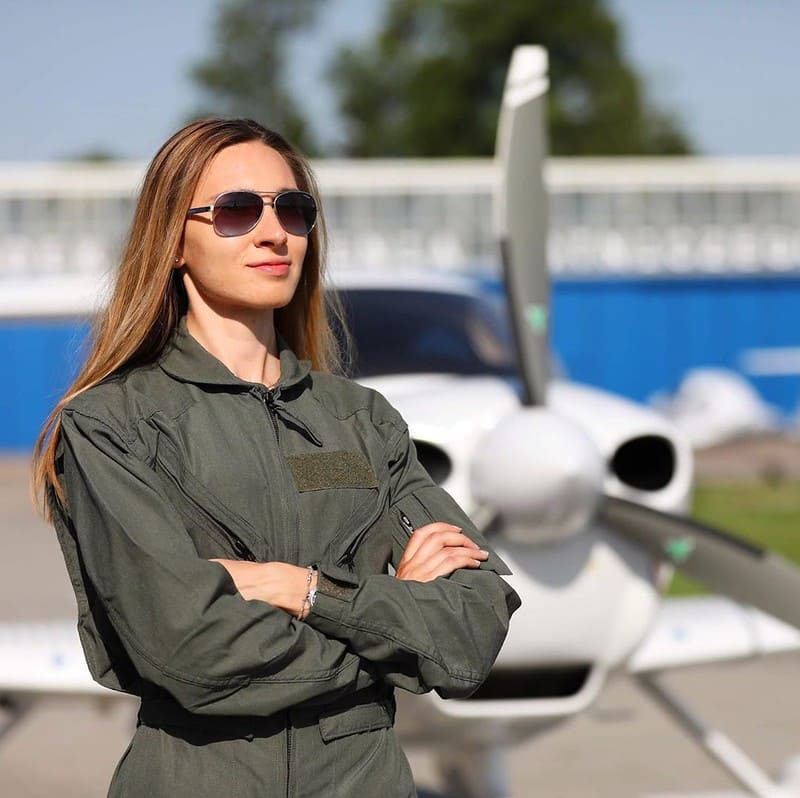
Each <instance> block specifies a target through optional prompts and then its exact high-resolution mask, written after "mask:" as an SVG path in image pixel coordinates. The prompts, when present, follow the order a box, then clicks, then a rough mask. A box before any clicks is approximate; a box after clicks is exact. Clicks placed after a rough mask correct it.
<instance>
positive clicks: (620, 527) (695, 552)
mask: <svg viewBox="0 0 800 798" xmlns="http://www.w3.org/2000/svg"><path fill="white" fill-rule="evenodd" d="M600 517H601V519H602V520H603V521H604V522H605V523H606V524H607V525H608V527H609V528H610V529H611V530H613V531H614V532H616V533H617V534H619V535H621V536H622V537H625V538H627V539H628V540H631V541H633V542H635V543H636V544H637V545H639V546H641V547H643V548H644V549H645V550H646V551H647V552H648V553H650V554H651V555H653V556H654V557H656V558H658V559H661V560H666V561H668V562H670V563H671V564H672V565H674V566H675V567H676V568H677V569H678V570H680V571H681V572H683V573H684V574H686V575H687V576H689V577H691V578H692V579H696V580H697V581H699V582H702V583H703V584H705V585H707V586H708V587H710V588H711V589H712V590H714V591H716V592H718V593H722V594H723V595H726V596H729V597H730V598H732V599H735V600H736V601H739V602H742V603H743V604H751V605H752V606H754V607H757V608H758V609H760V610H762V611H763V612H766V613H768V614H770V615H772V616H774V617H775V618H778V619H780V620H782V621H784V622H785V623H788V624H791V625H792V626H795V627H797V628H800V569H798V568H796V567H795V566H794V565H792V563H790V562H789V561H788V560H785V559H784V558H783V557H781V556H780V555H778V554H776V553H775V552H772V551H767V550H766V549H762V548H760V547H759V546H755V545H753V544H752V543H750V542H748V541H745V540H742V539H741V538H738V537H736V536H734V535H731V534H730V533H728V532H723V531H722V530H720V529H715V528H714V527H711V526H707V525H706V524H701V523H698V522H697V521H693V520H691V519H689V518H685V517H682V516H678V515H671V514H669V513H664V512H660V511H658V510H653V509H651V508H649V507H645V506H643V505H641V504H635V503H633V502H629V501H625V500H624V499H618V498H614V497H611V496H606V497H605V499H604V501H603V505H602V507H601V510H600Z"/></svg>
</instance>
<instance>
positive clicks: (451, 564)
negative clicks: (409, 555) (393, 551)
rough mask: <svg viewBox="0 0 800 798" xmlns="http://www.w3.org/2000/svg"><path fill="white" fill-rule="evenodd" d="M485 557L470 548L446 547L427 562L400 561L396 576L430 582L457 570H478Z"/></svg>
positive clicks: (484, 553) (415, 560) (485, 555)
mask: <svg viewBox="0 0 800 798" xmlns="http://www.w3.org/2000/svg"><path fill="white" fill-rule="evenodd" d="M487 557H488V553H487V552H483V551H480V550H477V551H476V550H475V549H473V548H471V547H466V546H448V547H446V548H444V549H441V550H440V551H439V552H437V553H436V555H434V556H433V557H430V558H428V559H427V560H423V559H421V558H420V557H416V558H415V559H414V561H413V562H410V563H403V562H402V561H401V563H400V564H399V566H398V568H397V574H396V575H397V578H398V579H405V580H413V581H415V582H430V581H432V580H434V579H436V578H437V577H439V576H449V575H450V574H452V573H453V572H454V571H457V570H458V569H459V568H478V567H480V564H481V563H482V562H483V561H485V560H486V558H487Z"/></svg>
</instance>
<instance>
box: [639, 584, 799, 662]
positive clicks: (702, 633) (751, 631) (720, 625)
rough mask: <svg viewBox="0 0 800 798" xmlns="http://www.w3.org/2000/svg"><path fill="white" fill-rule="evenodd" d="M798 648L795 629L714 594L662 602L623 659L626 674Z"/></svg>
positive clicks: (796, 630) (751, 608)
mask: <svg viewBox="0 0 800 798" xmlns="http://www.w3.org/2000/svg"><path fill="white" fill-rule="evenodd" d="M797 649H800V630H798V629H796V628H794V627H793V626H789V625H788V624H785V623H783V622H782V621H779V620H777V619H776V618H773V617H772V616H771V615H767V614H766V613H763V612H761V611H760V610H757V609H755V608H753V607H748V606H743V605H741V604H737V603H736V602H734V601H731V600H730V599H726V598H721V597H719V596H692V597H681V598H677V597H676V598H667V599H664V600H663V602H662V604H661V606H660V608H659V610H658V614H657V616H656V622H655V624H654V625H653V627H652V629H651V630H650V632H649V633H648V635H647V637H646V638H645V639H644V640H643V641H642V643H641V644H640V645H639V647H638V648H637V649H636V650H635V651H634V653H633V655H632V656H631V657H630V659H629V660H628V666H627V667H628V670H629V671H630V672H631V673H647V672H652V671H660V670H665V669H668V668H678V667H681V666H684V665H699V664H702V663H712V662H722V661H725V660H733V659H742V658H745V657H752V656H759V655H763V654H772V653H778V652H781V651H793V650H797Z"/></svg>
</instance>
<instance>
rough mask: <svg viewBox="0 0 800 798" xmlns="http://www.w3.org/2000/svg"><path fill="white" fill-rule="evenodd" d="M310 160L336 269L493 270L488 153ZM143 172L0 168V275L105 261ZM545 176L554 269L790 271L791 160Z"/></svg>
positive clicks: (625, 162)
mask: <svg viewBox="0 0 800 798" xmlns="http://www.w3.org/2000/svg"><path fill="white" fill-rule="evenodd" d="M314 167H315V170H316V172H317V175H318V178H319V182H320V186H321V190H322V194H323V206H324V208H325V212H326V218H327V221H328V227H329V230H330V233H331V243H332V251H331V259H332V263H333V268H334V269H335V268H336V267H337V266H338V265H339V264H347V265H350V266H353V265H358V266H359V267H361V268H365V269H376V270H383V269H389V268H391V269H398V268H408V267H413V266H424V267H427V268H438V269H442V270H460V271H475V272H484V273H492V272H495V271H496V269H497V265H498V262H497V261H498V259H497V249H496V245H495V242H494V238H493V233H492V215H491V202H492V191H493V187H494V185H495V181H496V171H495V168H494V164H493V162H492V161H491V160H404V161H397V160H387V161H382V160H374V161H336V160H329V161H319V162H317V163H315V164H314ZM144 168H145V166H144V164H141V163H121V164H111V165H83V164H24V163H10V164H5V165H2V166H0V281H2V284H3V285H4V286H5V287H6V288H8V287H10V286H13V285H17V284H22V283H30V282H31V280H34V279H35V278H36V277H41V278H53V277H56V276H58V277H63V278H69V277H74V278H75V279H76V280H77V279H81V280H88V281H90V282H91V281H94V282H95V283H96V280H97V278H98V276H99V275H102V274H105V273H108V272H109V271H110V270H112V269H113V268H114V265H115V262H116V259H117V257H118V253H119V249H120V245H121V242H122V239H123V237H124V235H125V232H126V230H127V228H128V226H129V224H130V219H131V215H132V209H133V203H134V200H135V195H136V192H137V190H138V186H139V184H140V181H141V178H142V176H143V173H144ZM546 180H547V184H548V186H549V188H550V230H551V233H550V241H549V250H550V264H551V270H552V271H553V273H554V274H556V275H560V276H563V277H569V276H576V277H578V276H581V275H590V274H591V275H598V276H599V275H629V274H653V275H663V274H709V273H710V274H713V273H720V272H737V273H742V272H747V273H750V272H752V273H765V272H766V273H775V272H778V273H780V272H787V271H798V272H800V159H796V160H786V159H780V160H779V159H760V160H756V159H749V160H728V159H702V158H696V159H688V158H682V159H671V158H663V159H552V160H551V161H550V162H549V163H548V164H547V168H546ZM154 212H157V209H154ZM36 282H39V281H38V280H37V281H36ZM12 293H13V292H12Z"/></svg>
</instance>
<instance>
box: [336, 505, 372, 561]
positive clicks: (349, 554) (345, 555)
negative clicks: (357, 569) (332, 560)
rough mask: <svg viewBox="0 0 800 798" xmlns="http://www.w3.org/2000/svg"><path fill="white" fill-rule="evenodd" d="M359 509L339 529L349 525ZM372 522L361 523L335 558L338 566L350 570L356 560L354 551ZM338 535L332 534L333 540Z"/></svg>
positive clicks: (358, 513) (357, 514)
mask: <svg viewBox="0 0 800 798" xmlns="http://www.w3.org/2000/svg"><path fill="white" fill-rule="evenodd" d="M362 506H363V505H362ZM360 509H361V508H360V507H358V508H356V509H355V510H354V511H353V512H352V513H351V514H350V517H349V518H348V519H347V520H346V521H345V522H344V523H343V524H342V525H341V527H340V528H339V529H340V531H341V530H342V529H344V528H346V527H348V526H349V525H351V523H352V522H353V521H354V519H355V518H358V517H359V515H360V512H359V510H360ZM374 523H375V521H373V523H370V524H367V523H364V524H363V528H362V529H361V530H360V531H359V532H358V533H357V534H356V536H355V537H354V538H353V539H352V540H351V541H350V542H349V543H348V544H347V548H346V549H345V550H344V552H342V554H341V555H340V556H339V558H338V559H337V560H336V564H337V565H338V566H340V567H342V568H347V570H348V571H351V572H352V570H353V566H354V565H355V561H356V551H358V547H359V546H360V545H361V543H362V542H363V540H364V538H365V537H366V536H367V535H368V534H369V531H370V530H371V529H372V527H373V524H374ZM352 525H353V526H357V524H354V523H353V524H352ZM338 536H339V533H337V535H335V536H334V540H336V538H337V537H338Z"/></svg>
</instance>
